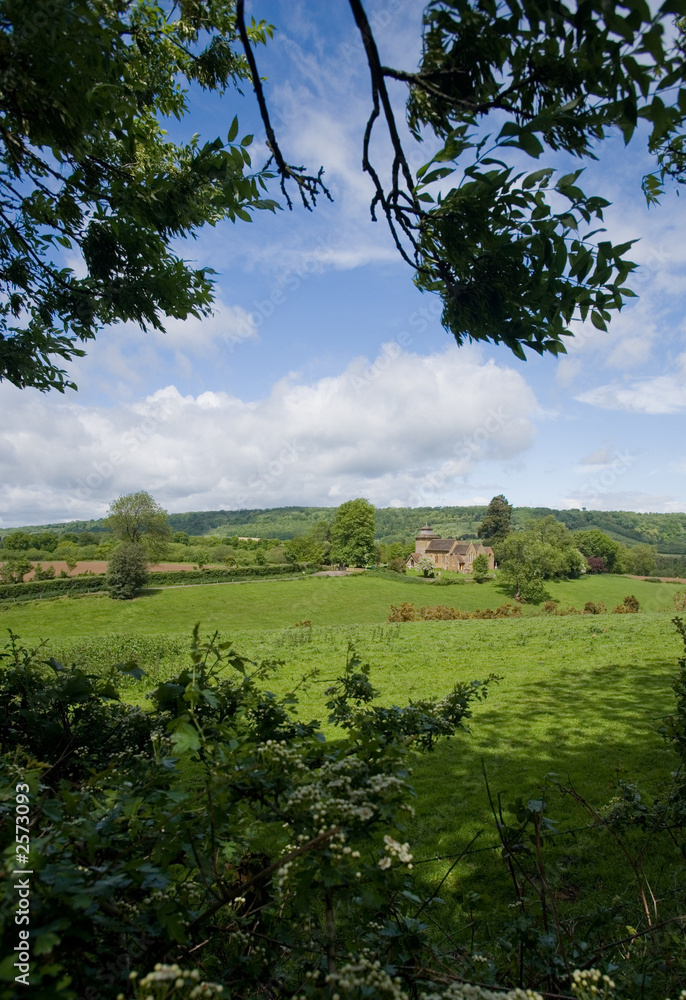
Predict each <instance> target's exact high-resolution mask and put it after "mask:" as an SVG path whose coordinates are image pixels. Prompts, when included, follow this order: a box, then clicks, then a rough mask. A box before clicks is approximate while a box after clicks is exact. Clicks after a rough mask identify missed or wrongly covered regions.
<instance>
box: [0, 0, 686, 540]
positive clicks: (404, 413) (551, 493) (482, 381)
mask: <svg viewBox="0 0 686 1000" xmlns="http://www.w3.org/2000/svg"><path fill="white" fill-rule="evenodd" d="M250 7H251V10H250V11H249V13H252V14H254V15H255V17H257V18H259V17H265V18H267V19H268V20H270V21H272V22H273V23H274V24H275V25H276V26H277V29H278V30H277V32H276V34H275V38H274V41H273V42H272V43H270V45H269V46H268V48H266V49H260V50H258V52H257V58H258V65H259V68H260V72H261V73H262V74H264V75H265V76H266V77H267V78H268V80H267V82H266V84H265V86H266V93H267V96H268V100H269V102H270V106H271V109H272V112H273V115H274V119H275V125H276V127H277V131H278V134H279V137H280V141H281V145H282V149H283V151H284V154H285V156H286V157H287V159H288V160H289V162H291V163H306V164H307V165H308V167H309V168H311V169H312V170H313V171H316V170H317V169H318V168H319V166H320V165H322V166H324V168H325V171H326V173H325V179H326V181H327V183H328V184H329V185H330V188H331V191H332V194H333V196H334V202H333V204H331V203H329V202H327V201H325V200H322V201H320V203H319V205H318V207H317V209H316V210H315V212H313V213H309V212H306V211H305V210H304V209H303V208H302V207H300V206H299V205H297V204H296V205H295V207H294V211H292V212H289V211H281V212H279V213H277V215H276V216H272V215H271V214H269V213H266V212H264V213H258V214H257V216H256V218H255V221H254V222H253V223H252V224H250V225H248V224H245V223H240V222H239V223H238V224H236V225H232V224H230V223H226V224H222V225H220V226H217V227H216V228H214V229H212V228H207V229H206V230H203V231H202V232H201V233H200V234H199V236H198V238H197V239H196V240H195V241H189V243H188V244H184V245H183V246H182V247H181V252H182V253H183V255H184V257H186V259H188V260H193V261H197V262H198V264H200V265H203V266H204V265H209V266H211V267H213V268H214V269H215V270H216V271H217V272H218V275H217V284H216V291H217V300H216V309H215V315H214V316H213V317H211V318H209V319H205V320H203V321H198V320H191V321H188V322H186V323H181V322H178V321H173V322H169V324H168V326H167V333H166V335H165V336H162V335H160V334H157V333H148V334H145V333H142V332H141V331H139V330H137V329H136V328H133V327H128V326H117V327H113V328H111V329H109V330H106V331H104V332H103V333H102V334H101V335H100V337H99V339H98V340H97V342H96V343H95V344H94V345H91V346H90V347H89V350H88V356H87V357H86V358H84V359H81V360H80V361H78V362H75V363H73V364H72V365H71V366H70V372H71V374H72V376H73V377H74V379H75V381H76V382H77V383H78V385H79V392H78V393H67V394H66V395H65V396H60V395H59V394H58V393H54V392H53V393H50V394H40V393H38V392H36V391H33V390H23V391H19V390H17V389H15V388H14V387H13V386H11V385H9V384H7V383H2V384H0V441H1V444H0V526H11V525H18V524H27V523H43V522H47V521H58V520H68V519H73V518H89V517H100V516H103V515H104V514H105V513H106V511H107V507H108V506H109V504H110V502H111V501H112V500H113V499H114V498H116V497H117V496H119V495H120V494H122V493H127V492H131V491H134V490H139V489H147V490H149V491H150V492H151V493H152V494H153V495H154V496H155V498H156V499H157V500H159V501H160V502H161V503H162V504H163V506H165V507H166V508H167V509H168V510H169V511H184V510H202V509H216V508H227V509H231V508H244V507H246V508H258V507H271V506H282V505H287V504H323V505H331V506H335V505H337V504H339V503H341V502H342V501H343V500H347V499H350V498H351V497H355V496H366V497H368V498H369V499H370V500H372V502H374V503H375V504H377V505H378V506H386V505H399V506H418V505H420V504H421V505H424V504H431V505H441V504H473V503H480V502H483V503H487V502H488V500H489V499H490V498H491V497H492V496H493V495H494V494H496V493H505V495H506V496H507V497H508V499H509V500H510V502H511V503H514V504H515V505H517V506H522V505H531V506H550V507H587V508H589V509H624V510H656V511H683V510H686V445H684V435H683V433H682V423H683V413H684V410H685V409H686V328H685V324H684V312H685V310H684V304H685V302H686V282H685V275H686V245H685V243H684V239H683V236H682V233H683V232H684V229H685V226H684V222H685V221H686V220H685V217H684V211H685V209H686V191H684V197H681V198H679V197H678V195H677V193H676V192H675V191H674V190H670V191H668V192H667V193H666V194H665V196H664V198H663V201H662V204H661V206H659V207H658V208H651V209H648V208H647V207H646V205H645V201H644V198H643V195H642V193H641V186H640V181H641V177H642V176H643V174H644V173H645V172H646V171H647V170H648V169H649V168H650V167H651V161H650V159H649V157H648V156H647V154H646V152H645V143H641V142H640V141H637V142H636V143H635V144H632V145H630V146H629V147H628V149H625V147H624V145H623V143H622V141H621V139H620V138H619V137H617V138H616V139H613V140H611V141H610V142H609V143H607V144H605V145H604V146H603V147H602V148H601V149H599V150H598V153H599V160H598V162H597V163H595V164H592V165H590V166H588V168H587V170H586V172H585V175H584V186H585V189H586V190H592V191H595V192H596V193H598V194H602V195H603V196H605V197H606V198H608V199H609V200H610V201H611V202H612V203H613V204H612V207H611V208H610V209H609V210H608V211H607V214H606V223H607V229H608V234H609V237H610V238H611V239H613V241H614V242H624V241H625V240H627V239H631V238H635V239H638V240H639V243H638V244H637V246H636V248H635V250H634V259H635V260H636V261H638V262H639V263H640V265H641V267H640V269H639V271H638V272H637V273H636V274H635V276H634V278H633V287H634V288H635V290H636V291H637V292H638V293H639V295H640V297H639V298H638V299H637V300H634V302H633V303H632V304H631V305H630V306H629V307H627V308H626V309H625V310H624V311H623V312H622V313H621V314H619V315H618V316H616V317H615V319H614V320H613V323H612V326H611V329H610V332H609V333H602V332H599V331H597V330H595V329H593V328H592V327H590V325H589V326H588V327H587V326H581V325H577V326H576V327H575V332H576V336H575V338H574V340H573V341H571V342H570V345H569V353H568V355H567V356H566V357H563V358H561V359H558V360H556V359H554V358H553V357H552V356H551V357H546V358H539V357H537V356H536V355H534V354H531V355H530V356H529V358H528V360H527V361H526V362H522V361H520V360H518V359H517V358H515V357H514V356H513V355H512V354H510V353H509V351H507V349H505V348H502V347H501V348H495V347H483V346H478V347H477V346H475V345H465V346H464V347H462V348H457V347H456V346H455V344H454V341H453V340H452V338H451V337H450V336H449V335H448V334H447V333H446V332H445V331H444V330H443V328H442V327H441V324H440V302H439V300H438V299H437V298H435V297H433V296H430V295H421V294H420V293H419V292H418V291H417V290H416V288H415V287H414V286H413V284H412V272H411V269H410V268H409V267H408V266H407V265H406V264H405V263H403V262H402V261H401V260H400V258H399V257H398V255H397V253H396V251H395V249H394V247H393V245H392V243H391V238H390V235H389V233H388V231H387V229H386V227H385V225H384V224H383V223H382V222H379V223H376V224H373V223H371V222H370V219H369V200H370V196H371V195H370V186H369V183H368V182H367V180H366V179H365V178H364V176H363V174H362V171H361V168H360V162H361V137H362V131H363V128H364V124H365V122H366V118H367V114H368V110H369V83H368V78H367V70H366V65H365V63H364V58H363V54H362V49H361V44H360V42H359V41H358V38H357V35H356V31H355V28H354V25H353V22H352V17H351V15H350V13H349V10H348V6H347V4H345V3H343V2H340V3H338V2H336V3H333V2H332V3H330V4H327V5H326V7H320V6H319V5H312V4H306V3H297V2H295V3H285V2H276V0H274V2H269V3H257V2H255V3H252V4H251V5H250ZM422 9H423V4H422V3H417V2H415V0H374V2H372V0H369V2H368V4H367V10H368V13H369V16H370V19H371V20H372V24H373V26H374V28H375V32H376V36H377V42H378V44H379V47H380V50H381V57H382V61H384V62H385V63H386V64H390V65H394V66H396V67H400V68H406V69H412V68H414V67H415V66H416V63H417V59H418V56H419V49H420V26H421V12H422ZM313 10H314V11H315V14H316V16H314V17H313V16H312V11H313ZM322 10H325V11H326V16H325V17H324V16H321V14H320V11H322ZM394 96H395V97H396V98H397V101H398V107H400V106H401V102H402V98H403V87H402V86H401V85H397V90H395V91H394ZM192 109H193V110H192V114H191V115H190V116H189V117H188V118H187V119H186V120H185V121H184V122H183V123H182V125H181V129H182V130H183V133H180V134H185V136H186V137H187V136H189V135H190V134H191V133H192V132H194V131H197V132H199V133H201V135H202V136H203V137H206V138H208V139H209V138H212V137H214V135H216V134H218V133H219V134H224V135H225V134H226V132H227V131H228V128H229V125H230V123H231V120H232V118H233V116H234V114H236V113H237V114H238V116H239V123H240V134H241V135H243V134H246V133H248V132H253V131H254V132H255V136H256V140H255V144H254V146H253V147H252V150H251V152H252V155H253V162H254V163H255V164H256V165H257V164H260V163H261V162H262V159H263V156H264V153H265V147H264V145H263V135H262V132H261V127H260V123H259V121H258V120H257V117H256V111H255V106H254V100H253V98H252V95H251V94H250V93H248V92H247V91H246V94H245V96H244V97H243V98H241V97H239V96H238V95H236V94H234V93H229V94H227V95H226V96H225V97H224V98H223V99H222V100H217V99H216V98H210V97H208V96H206V95H202V94H200V95H197V94H194V95H193V101H192ZM401 118H402V112H401ZM408 150H409V153H410V160H411V162H412V164H413V166H414V167H415V168H416V167H417V166H419V165H420V164H421V163H423V162H424V161H425V160H426V159H428V158H429V153H430V149H429V148H428V147H427V148H423V147H413V145H412V143H411V140H410V144H409V146H408ZM384 152H385V150H384V146H383V143H382V142H380V143H379V145H378V146H377V147H376V156H377V158H378V161H379V162H382V161H383V156H384ZM525 161H526V162H525ZM533 162H534V161H531V160H527V159H526V158H525V157H524V158H523V159H522V165H523V167H525V168H530V167H531V165H532V164H533ZM546 162H547V161H546ZM538 165H543V164H542V162H541V163H540V164H538ZM560 169H562V170H566V169H569V163H568V162H561V163H560ZM275 193H276V192H275Z"/></svg>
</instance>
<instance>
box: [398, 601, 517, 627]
mask: <svg viewBox="0 0 686 1000" xmlns="http://www.w3.org/2000/svg"><path fill="white" fill-rule="evenodd" d="M521 613H522V609H521V608H519V607H517V606H516V605H513V604H501V605H500V606H499V607H497V608H496V609H495V611H494V610H493V608H477V609H476V611H460V609H459V608H449V607H446V605H445V604H434V605H427V606H426V607H423V608H420V609H419V610H417V609H416V608H415V606H414V604H409V603H408V602H407V601H405V602H404V603H403V604H401V605H400V607H399V608H397V607H395V605H393V604H392V605H391V613H390V615H389V616H388V621H389V622H415V621H425V622H440V621H469V620H470V619H479V618H518V617H519V616H520V615H521Z"/></svg>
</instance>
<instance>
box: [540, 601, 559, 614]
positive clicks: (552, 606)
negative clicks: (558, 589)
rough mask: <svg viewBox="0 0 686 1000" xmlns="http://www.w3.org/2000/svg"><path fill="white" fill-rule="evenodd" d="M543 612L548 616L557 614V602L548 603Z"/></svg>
mask: <svg viewBox="0 0 686 1000" xmlns="http://www.w3.org/2000/svg"><path fill="white" fill-rule="evenodd" d="M541 610H542V611H545V613H546V614H547V615H554V614H557V601H546V602H545V604H544V605H543V607H542V609H541Z"/></svg>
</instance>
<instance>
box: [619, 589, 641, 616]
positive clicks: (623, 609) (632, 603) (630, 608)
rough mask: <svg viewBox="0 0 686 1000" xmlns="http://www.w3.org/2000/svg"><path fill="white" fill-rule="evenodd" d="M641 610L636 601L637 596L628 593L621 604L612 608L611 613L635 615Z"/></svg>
mask: <svg viewBox="0 0 686 1000" xmlns="http://www.w3.org/2000/svg"><path fill="white" fill-rule="evenodd" d="M640 610H641V605H640V604H639V603H638V598H636V597H634V595H633V594H629V595H628V597H625V598H624V600H623V601H622V603H621V604H618V605H617V607H615V608H613V609H612V614H613V615H635V614H637V613H638V612H639V611H640Z"/></svg>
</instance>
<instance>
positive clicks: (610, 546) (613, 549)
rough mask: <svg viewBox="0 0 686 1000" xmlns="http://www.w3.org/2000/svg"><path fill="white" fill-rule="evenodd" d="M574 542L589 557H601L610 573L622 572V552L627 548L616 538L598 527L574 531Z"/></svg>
mask: <svg viewBox="0 0 686 1000" xmlns="http://www.w3.org/2000/svg"><path fill="white" fill-rule="evenodd" d="M574 543H575V544H576V547H577V548H578V549H579V552H582V553H583V554H584V555H585V556H586V557H587V558H589V559H592V558H594V557H595V558H600V559H602V560H603V561H604V563H605V567H606V568H607V571H608V572H609V573H621V572H622V553H623V552H625V551H626V550H625V549H624V547H623V546H622V545H620V543H619V542H616V541H615V540H614V538H610V536H609V535H606V534H605V532H604V531H600V530H599V529H598V528H589V529H587V530H585V531H584V530H581V531H575V532H574Z"/></svg>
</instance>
